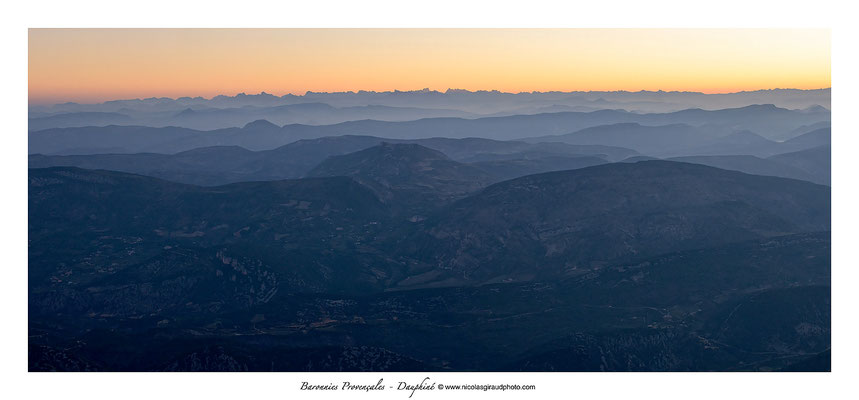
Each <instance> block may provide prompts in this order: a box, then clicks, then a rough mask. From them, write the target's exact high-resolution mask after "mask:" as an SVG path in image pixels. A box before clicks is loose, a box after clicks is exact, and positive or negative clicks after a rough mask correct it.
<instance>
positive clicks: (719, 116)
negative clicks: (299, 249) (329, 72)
mask: <svg viewBox="0 0 859 400" xmlns="http://www.w3.org/2000/svg"><path fill="white" fill-rule="evenodd" d="M829 118H830V116H829V113H828V112H801V111H792V110H786V109H781V108H777V107H774V106H772V105H768V106H749V107H744V108H740V109H724V110H717V111H704V110H685V111H679V112H674V113H667V114H634V113H629V112H625V111H614V110H603V111H594V112H588V113H581V112H562V113H549V114H536V115H516V116H509V117H491V118H477V119H462V118H426V119H419V120H415V121H405V122H385V121H373V120H365V121H352V122H344V123H341V124H334V125H321V126H310V125H286V126H283V127H278V126H277V125H275V124H271V123H269V122H268V121H255V122H252V123H249V124H247V125H245V126H244V127H243V128H228V129H219V130H213V131H198V130H192V129H187V128H177V127H165V128H151V127H134V126H107V127H84V128H58V129H47V130H42V131H36V132H30V133H29V153H30V154H34V153H41V154H94V153H139V152H151V153H167V154H172V153H178V152H181V151H186V150H191V149H194V148H199V147H209V146H241V147H244V148H247V149H250V150H268V149H273V148H276V147H279V146H283V145H285V144H288V143H291V142H294V141H296V140H300V139H310V138H319V137H325V136H341V135H370V136H378V137H386V138H391V139H420V138H428V137H447V138H467V137H477V138H488V139H495V140H509V139H519V138H526V137H532V138H536V139H528V140H530V141H532V142H545V141H563V140H564V139H567V140H572V139H576V138H579V137H585V138H584V139H582V140H591V139H595V138H599V137H600V135H599V132H603V133H605V132H611V131H614V130H617V129H618V128H624V129H626V128H635V127H636V125H616V124H620V123H623V124H639V127H638V128H637V129H650V127H658V126H662V128H659V129H656V128H653V129H651V130H652V131H653V134H657V135H659V136H656V138H657V139H659V140H663V139H664V140H669V139H676V138H678V137H679V136H678V135H681V136H684V137H685V139H683V140H684V143H686V144H687V145H692V144H693V141H694V140H698V141H699V142H700V144H701V145H704V144H706V140H707V139H712V138H713V136H717V135H721V136H725V135H729V134H730V133H732V132H735V131H738V130H744V129H745V130H750V131H752V132H755V133H757V134H760V135H763V136H764V137H771V138H772V137H783V136H784V135H786V134H787V133H789V132H792V131H794V130H796V129H797V127H799V126H804V125H813V124H815V123H819V122H825V121H829ZM678 124H683V125H689V126H692V127H696V128H691V127H685V126H680V125H678ZM606 125H608V126H609V127H603V128H594V129H596V131H593V132H590V131H585V132H581V133H572V132H577V131H581V130H583V129H587V128H593V127H599V126H606ZM611 126H614V127H613V128H612V127H611ZM642 126H647V127H648V128H643V127H642ZM665 126H671V128H665ZM627 130H629V129H627ZM666 130H668V131H670V132H664V131H666ZM695 132H705V133H706V134H704V135H697V136H696V135H695V134H694V133H695ZM719 132H721V133H719ZM571 133H572V134H571ZM567 134H570V135H567ZM547 135H564V137H563V138H556V139H557V140H549V139H550V138H546V137H544V136H547ZM617 135H620V136H617ZM617 135H616V136H614V137H613V138H612V139H611V140H612V141H610V142H606V141H607V140H609V138H608V137H604V138H603V141H604V142H603V143H599V144H609V143H613V144H611V145H615V146H616V145H617V144H618V143H617V142H618V141H620V140H621V138H622V137H623V135H621V134H617ZM576 140H579V139H576ZM636 143H638V145H639V146H642V145H644V144H643V142H641V139H639V140H638V141H636ZM590 144H597V143H590ZM660 144H661V145H665V144H666V143H664V142H657V143H653V144H650V145H647V147H646V148H648V149H651V148H652V147H654V146H658V145H660ZM623 147H629V145H627V146H623Z"/></svg>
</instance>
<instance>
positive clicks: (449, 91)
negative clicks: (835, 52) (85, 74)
mask: <svg viewBox="0 0 859 400" xmlns="http://www.w3.org/2000/svg"><path fill="white" fill-rule="evenodd" d="M779 90H781V91H788V90H794V91H802V92H811V91H821V90H832V86H828V87H821V88H814V89H798V88H768V89H754V90H740V91H734V92H709V93H708V92H701V91H691V90H662V89H659V90H644V89H642V90H571V91H563V90H549V91H539V90H533V91H520V92H504V91H500V90H497V89H478V90H468V89H457V88H447V89H446V90H444V91H440V90H435V89H429V88H423V89H415V90H399V89H393V90H385V91H376V90H360V89H359V90H345V91H336V92H327V91H321V92H317V91H313V90H307V91H305V92H304V93H303V94H295V93H293V92H287V93H285V94H283V95H276V94H272V93H268V92H266V91H265V90H263V91H260V92H259V93H257V94H247V93H245V92H238V93H236V94H234V95H232V96H231V95H228V94H217V95H214V96H212V97H209V98H206V97H204V96H180V97H168V96H162V97H145V98H140V97H138V98H119V99H112V100H104V101H101V102H93V103H84V102H76V101H65V102H58V103H52V102H40V101H38V100H36V101H30V100H29V99H28V102H27V104H28V105H29V106H32V105H40V106H59V105H66V104H75V105H102V104H106V103H112V102H126V101H146V100H172V101H176V100H180V99H190V100H203V101H212V100H214V99H216V98H219V97H226V98H237V97H241V96H247V97H251V96H270V97H274V98H281V99H284V98H290V97H307V96H310V95H325V94H328V95H332V94H339V95H362V94H398V93H404V94H415V93H437V94H442V95H447V94H464V93H470V94H475V93H492V94H506V95H528V94H554V93H559V94H585V93H673V94H700V95H705V96H709V95H731V94H743V93H755V92H771V91H779Z"/></svg>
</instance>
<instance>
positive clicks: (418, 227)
mask: <svg viewBox="0 0 859 400" xmlns="http://www.w3.org/2000/svg"><path fill="white" fill-rule="evenodd" d="M395 149H404V150H405V151H402V152H400V151H393V152H392V150H395ZM402 154H411V155H412V156H410V157H408V158H406V159H405V160H403V159H399V158H398V157H399V156H400V155H402ZM338 160H339V161H338ZM415 160H418V161H417V162H415ZM331 161H332V163H331V164H333V165H329V166H331V168H332V169H331V170H330V172H331V173H336V174H342V173H351V175H352V177H348V176H334V177H326V178H309V179H299V180H285V181H271V182H251V183H238V184H231V185H224V186H215V187H200V186H192V185H184V184H177V183H171V182H167V181H162V180H158V179H154V178H150V177H145V176H138V175H130V174H125V173H119V172H109V171H92V170H83V169H78V168H48V169H30V170H29V187H28V239H29V242H28V243H29V248H28V263H29V267H28V271H29V273H28V289H29V290H28V292H29V296H28V302H29V337H30V340H29V344H30V349H29V355H30V357H29V359H30V364H29V368H30V370H87V369H88V370H109V371H110V370H134V371H144V370H208V371H213V370H236V371H243V370H281V371H283V370H290V371H302V370H304V371H307V370H310V371H321V370H335V371H336V370H356V371H358V370H371V371H383V370H411V371H418V370H481V371H489V370H534V369H537V370H642V371H651V370H672V371H686V370H767V369H773V370H775V369H781V368H786V367H788V366H790V365H800V366H801V365H803V364H802V362H803V361H806V360H810V359H811V358H812V357H814V356H816V355H817V354H819V353H821V352H824V351H826V350H827V349H828V348H829V346H830V344H831V343H830V342H831V340H830V328H829V327H830V323H829V315H830V314H829V298H830V296H829V279H830V255H829V254H830V249H829V233H828V232H827V231H828V230H829V225H830V211H829V196H830V189H829V188H828V187H826V186H821V185H815V184H811V183H808V182H802V181H796V180H791V179H782V178H774V177H763V176H756V175H748V174H743V173H739V172H733V171H725V170H720V169H717V168H711V167H706V166H702V165H694V164H686V163H677V162H667V161H645V162H639V163H630V164H626V163H617V164H605V165H598V166H592V167H587V168H582V169H578V170H574V171H562V172H551V173H544V174H538V175H530V176H526V177H522V178H518V179H514V180H510V181H504V182H501V183H497V184H494V185H491V186H489V187H487V188H485V189H482V190H481V189H478V190H477V191H476V192H475V193H473V194H463V195H462V196H464V198H462V199H461V200H458V201H456V202H454V203H452V204H449V205H445V204H444V201H438V202H435V201H425V202H415V203H412V205H411V206H413V207H416V208H415V210H416V211H419V212H420V215H426V216H428V217H429V218H428V219H426V220H424V221H417V222H416V220H414V219H412V220H410V219H409V218H404V216H403V215H402V214H401V213H400V212H399V211H398V210H397V206H398V205H397V204H393V203H391V202H386V198H385V197H384V196H381V195H380V188H382V189H384V190H386V191H387V193H389V194H390V195H391V197H390V198H388V199H401V198H407V197H403V196H406V195H408V194H409V193H413V194H414V193H419V194H425V195H427V196H429V195H430V194H435V195H438V193H439V192H441V191H442V190H443V189H445V188H451V187H453V188H458V187H460V186H459V185H461V184H466V183H467V182H468V179H471V178H473V177H474V176H482V175H480V174H478V175H472V173H476V172H475V170H474V169H472V168H474V167H469V168H466V169H462V168H463V167H462V165H463V164H459V163H456V162H455V161H452V160H450V159H448V158H447V157H445V156H444V155H441V154H440V153H438V152H436V151H433V150H429V149H426V148H422V147H420V146H415V145H407V146H406V147H400V146H399V145H398V146H390V145H389V146H378V147H376V148H371V149H369V150H368V151H367V152H365V153H363V154H359V153H356V154H353V155H351V156H349V157H346V158H334V159H332V160H331ZM343 161H348V162H343ZM339 166H347V167H348V168H346V169H335V168H334V167H338V168H339ZM392 168H393V169H392ZM399 168H402V169H403V171H402V172H406V173H405V174H401V173H400V172H401V171H400V169H399ZM347 175H348V174H347ZM406 177H407V178H406ZM397 178H402V179H403V180H402V181H397V180H396V179H397ZM362 179H365V183H361V180H362ZM381 179H385V181H382V180H381ZM380 182H387V183H388V185H386V186H375V187H374V185H381V183H380ZM451 200H452V199H451ZM818 231H823V232H821V233H814V232H818ZM773 310H774V311H773ZM768 311H773V312H772V314H771V315H769V316H768V317H767V318H765V319H761V318H760V317H759V316H760V315H762V314H764V313H766V312H768ZM817 364H819V363H817ZM817 364H815V365H817Z"/></svg>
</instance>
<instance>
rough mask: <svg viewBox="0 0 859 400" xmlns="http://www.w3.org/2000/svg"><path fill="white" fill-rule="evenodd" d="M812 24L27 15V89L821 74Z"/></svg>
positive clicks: (227, 90)
mask: <svg viewBox="0 0 859 400" xmlns="http://www.w3.org/2000/svg"><path fill="white" fill-rule="evenodd" d="M830 84H831V77H830V35H829V30H826V29H818V30H808V29H797V30H792V29H758V30H749V29H722V30H712V29H691V30H682V29H525V30H522V29H31V30H30V31H29V93H30V99H29V100H30V103H34V104H35V103H58V102H65V101H76V102H87V103H91V102H101V101H105V100H114V99H128V98H145V97H162V96H165V97H180V96H204V97H212V96H215V95H218V94H227V95H233V94H236V93H239V92H245V93H259V92H261V91H265V92H268V93H272V94H277V95H282V94H286V93H294V94H303V93H304V92H305V91H308V90H311V91H319V92H322V91H348V90H376V91H384V90H394V89H398V90H416V89H422V88H430V89H435V90H446V89H448V88H460V89H469V90H479V89H487V90H488V89H497V90H501V91H506V92H519V91H533V90H536V91H550V90H560V91H574V90H631V91H637V90H667V91H670V90H683V91H701V92H707V93H714V92H719V93H724V92H735V91H742V90H756V89H771V88H798V89H817V88H826V87H830Z"/></svg>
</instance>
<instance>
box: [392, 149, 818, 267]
mask: <svg viewBox="0 0 859 400" xmlns="http://www.w3.org/2000/svg"><path fill="white" fill-rule="evenodd" d="M829 199H830V189H829V188H828V187H825V186H820V185H815V184H811V183H808V182H802V181H797V180H791V179H782V178H775V177H763V176H756V175H748V174H743V173H739V172H733V171H725V170H721V169H717V168H711V167H707V166H703V165H695V164H686V163H675V162H666V161H643V162H638V163H614V164H607V165H602V166H596V167H590V168H583V169H579V170H573V171H561V172H550V173H545V174H538V175H530V176H526V177H522V178H518V179H513V180H510V181H506V182H502V183H498V184H495V185H493V186H491V187H488V188H486V189H485V190H483V191H481V192H480V193H479V194H477V195H474V196H471V197H469V198H466V199H463V200H461V201H459V202H457V203H455V204H453V205H451V206H450V207H449V208H447V209H445V210H443V211H442V212H439V213H438V214H437V216H436V217H434V218H432V219H430V220H428V221H427V222H426V227H425V230H424V231H423V232H420V233H418V235H423V236H419V237H414V238H411V239H410V242H409V243H408V245H409V246H413V247H411V249H412V250H413V251H414V252H415V254H418V255H419V258H427V259H431V260H433V261H432V262H431V263H432V264H433V265H437V266H438V268H439V269H438V270H440V271H444V273H443V274H442V275H441V276H440V277H438V278H436V279H441V278H442V277H444V278H446V279H452V280H454V281H457V280H463V279H464V280H467V281H468V280H477V281H484V282H485V281H503V280H521V279H534V278H535V277H540V276H546V275H549V276H556V275H557V274H562V275H563V274H581V273H585V272H587V271H590V270H591V269H593V268H599V267H600V266H601V265H604V264H605V263H610V262H618V261H622V260H624V259H626V258H629V257H630V256H644V255H655V254H659V253H663V252H668V251H676V250H681V249H687V248H696V247H705V246H712V245H718V244H724V243H727V242H731V241H737V240H748V239H755V238H761V237H768V236H778V235H784V234H790V233H797V232H804V231H819V230H820V231H822V230H829V224H830V213H829V201H830V200H829ZM403 247H405V245H404V246H403Z"/></svg>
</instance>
